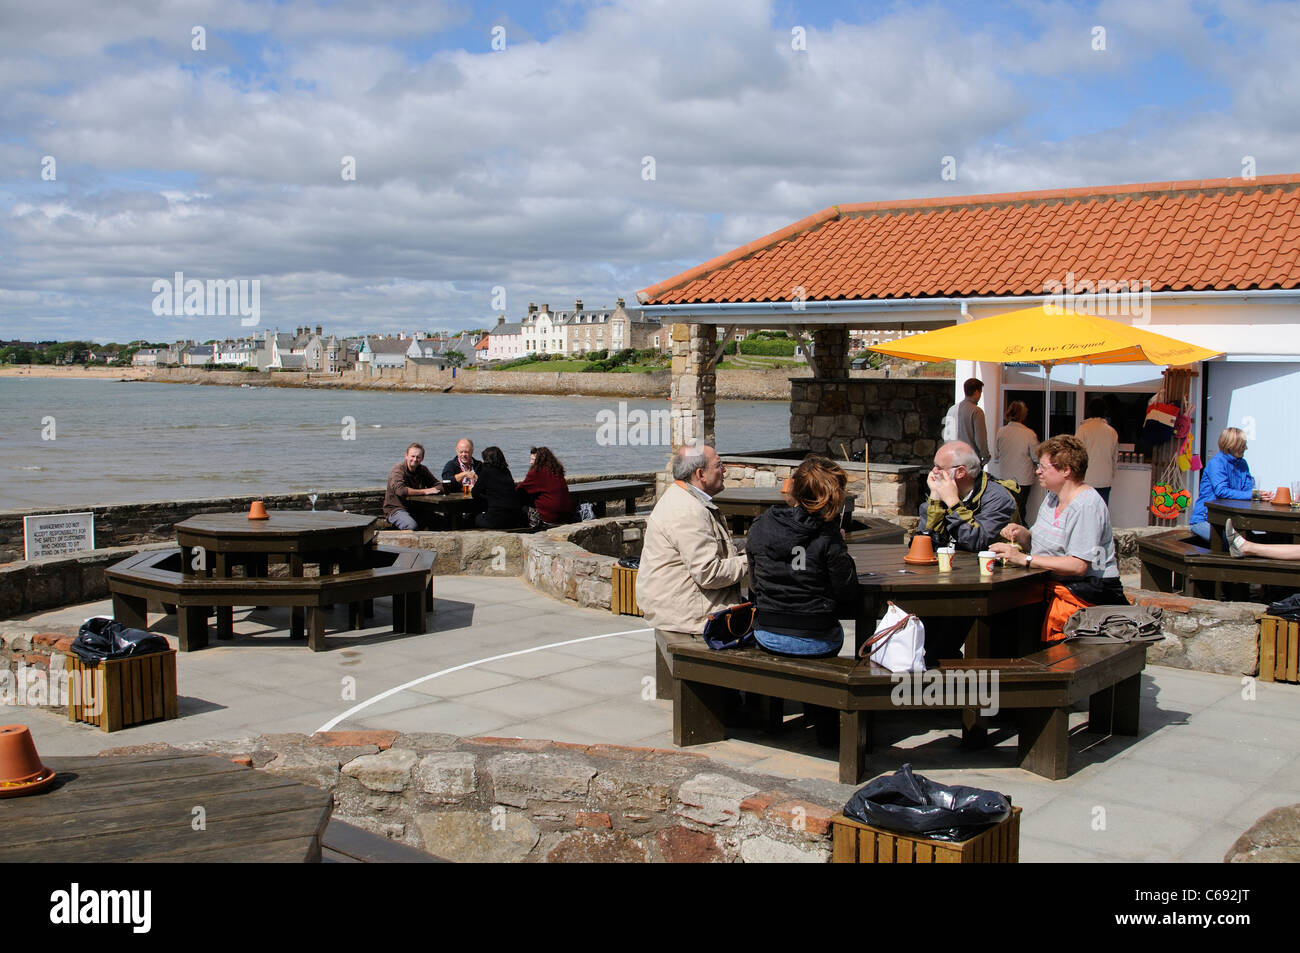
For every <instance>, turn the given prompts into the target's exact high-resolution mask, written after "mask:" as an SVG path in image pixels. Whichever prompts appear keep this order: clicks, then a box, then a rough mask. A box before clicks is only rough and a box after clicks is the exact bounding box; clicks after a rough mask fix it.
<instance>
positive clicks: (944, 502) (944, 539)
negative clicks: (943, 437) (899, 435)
mask: <svg viewBox="0 0 1300 953" xmlns="http://www.w3.org/2000/svg"><path fill="white" fill-rule="evenodd" d="M925 482H926V485H927V486H929V488H930V496H929V498H928V499H926V500H925V502H923V503H922V504H921V524H920V527H919V531H920V532H924V533H929V534H930V537H931V538H932V539H933V540H934V545H935V547H936V548H938V547H940V546H949V545H952V546H956V547H957V548H958V549H961V550H965V551H967V552H972V553H978V552H980V551H982V550H985V549H988V548H989V547H990V546H991V545H993V544H994V543H996V542H1000V541H1001V536H1000V535H999V534H1000V533H1001V532H1002V527H1004V526H1006V525H1007V524H1008V523H1015V522H1019V521H1020V511H1019V509H1018V508H1017V507H1016V500H1015V497H1013V496H1012V495H1011V491H1010V490H1008V489H1007V488H1006V487H1005V486H1003V485H1002V484H1001V483H999V482H998V481H997V480H996V479H994V478H993V477H991V476H989V475H988V474H987V473H985V472H984V471H983V468H982V467H981V466H980V458H979V456H978V455H976V453H975V450H974V449H973V448H972V447H971V445H970V444H968V443H962V442H961V441H960V440H954V441H951V442H950V443H945V444H944V445H943V446H941V447H940V448H939V449H938V450H937V451H935V454H934V469H933V470H931V471H930V475H929V477H927V478H926V481H925Z"/></svg>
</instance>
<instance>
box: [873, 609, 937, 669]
mask: <svg viewBox="0 0 1300 953" xmlns="http://www.w3.org/2000/svg"><path fill="white" fill-rule="evenodd" d="M868 654H870V656H871V661H873V662H875V663H876V664H877V665H883V666H884V667H885V668H887V669H889V670H890V671H891V672H924V671H925V625H924V624H923V623H922V622H921V620H920V619H918V618H917V617H916V616H914V615H912V614H911V613H910V612H905V611H904V610H902V609H900V608H899V607H898V606H896V605H894V603H892V602H891V603H889V610H888V611H887V612H886V613H885V616H884V618H883V619H881V620H880V622H878V623H877V624H876V632H875V634H874V635H873V636H872V637H871V638H869V639H868V640H867V641H866V643H865V644H864V645H863V646H862V649H861V650H860V651H859V652H858V655H859V656H860V657H862V658H866V657H867V655H868Z"/></svg>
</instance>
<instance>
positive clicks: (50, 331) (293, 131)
mask: <svg viewBox="0 0 1300 953" xmlns="http://www.w3.org/2000/svg"><path fill="white" fill-rule="evenodd" d="M160 11H161V12H160ZM196 27H202V29H203V31H204V39H205V43H204V44H202V45H203V46H204V48H203V49H195V48H194V47H195V45H196V44H195V42H194V33H195V28H196ZM494 40H495V41H496V46H497V47H503V48H494ZM1296 48H1300V5H1297V4H1294V3H1268V2H1251V0H1224V2H1218V3H1215V2H1190V0H1136V2H1134V0H1125V2H1114V0H1104V2H1096V3H1083V2H1077V3H1075V2H1051V0H1048V2H1038V0H1035V2H1028V0H1026V2H1002V3H967V2H934V3H925V4H909V3H888V4H881V3H832V2H823V3H788V2H779V0H778V2H764V0H753V2H743V0H737V2H728V3H720V4H709V3H701V2H687V0H642V2H631V0H628V2H560V3H552V4H547V3H493V4H476V3H471V2H459V3H456V2H424V0H419V2H417V0H375V2H370V3H365V2H355V0H349V2H346V3H314V2H311V0H284V2H280V3H271V2H259V0H178V2H176V3H171V4H168V5H166V6H165V7H162V8H159V7H158V5H157V4H154V3H152V2H149V0H123V2H120V3H115V4H105V5H99V4H90V5H87V4H84V3H81V2H79V0H46V2H43V3H41V4H39V5H30V4H26V3H20V2H17V0H0V169H2V170H3V174H2V175H0V338H6V339H7V338H21V339H48V338H59V339H67V338H73V337H82V338H91V339H94V340H100V341H107V340H117V341H126V340H131V339H135V338H141V337H143V338H147V339H150V340H166V341H171V340H176V339H180V338H196V339H199V340H203V339H207V338H213V337H224V336H227V335H238V334H243V333H247V328H245V327H242V326H241V324H240V322H239V320H238V318H232V317H229V316H226V317H222V316H215V315H214V316H204V315H199V316H188V317H186V316H180V317H175V316H165V315H163V316H160V315H156V314H154V313H153V310H152V307H151V304H152V302H153V299H154V295H153V293H152V291H151V287H152V283H153V282H154V281H155V280H157V279H159V278H170V277H171V276H172V275H173V274H174V273H175V272H177V271H181V272H183V273H184V274H185V275H186V277H194V278H198V279H200V280H207V279H232V278H245V279H249V280H253V279H256V280H258V281H259V282H260V285H261V301H262V306H261V315H260V326H259V327H258V328H256V329H255V330H261V329H262V328H272V329H273V328H275V327H279V328H281V329H285V328H293V327H296V326H298V325H302V324H310V325H316V324H321V325H324V326H325V327H326V328H328V329H329V330H331V331H335V332H339V333H355V332H360V331H363V330H364V331H371V332H396V331H412V330H417V329H423V330H433V329H437V328H446V329H457V328H462V327H472V326H482V325H485V324H490V323H494V322H495V319H496V313H497V312H496V310H495V309H494V308H493V307H492V298H493V293H494V291H495V289H498V288H501V289H505V292H506V301H507V304H506V309H505V311H506V313H507V315H508V316H509V317H510V318H511V319H514V320H517V319H518V316H519V315H520V314H522V313H523V312H524V310H525V309H526V307H527V305H528V303H529V302H538V303H541V302H548V303H550V304H551V305H552V306H553V307H556V308H560V307H567V306H569V305H570V304H571V303H572V301H573V299H574V298H582V299H583V301H584V302H586V303H587V304H588V305H589V306H596V305H601V304H612V303H613V301H614V299H615V298H616V297H624V298H627V299H629V300H631V299H632V297H633V296H634V294H635V292H636V291H637V289H639V288H643V287H646V286H648V285H650V284H653V283H655V282H658V281H661V280H663V279H664V278H667V277H670V276H672V275H673V274H676V273H677V272H679V271H681V270H683V269H685V268H689V267H692V266H694V265H696V264H698V263H700V262H702V261H704V260H706V259H708V258H711V257H713V256H714V255H717V254H719V253H721V252H724V251H727V250H728V249H730V248H733V247H736V246H737V245H740V244H743V243H745V242H748V241H751V240H753V239H754V238H757V237H759V236H761V235H763V234H766V233H768V232H770V231H772V230H774V229H776V228H780V227H782V226H783V225H786V224H788V223H790V222H792V221H794V220H796V219H799V218H802V217H804V216H806V215H808V214H811V213H812V212H815V211H817V210H818V209H821V208H824V207H826V206H827V205H830V204H832V203H836V202H856V201H875V200H881V199H891V198H892V199H904V198H914V197H920V196H931V195H966V194H978V193H984V192H1004V191H1017V190H1030V189H1043V188H1067V187H1075V186H1083V185H1089V186H1095V185H1104V184H1112V183H1126V182H1143V181H1165V180H1170V179H1193V178H1219V177H1228V176H1234V175H1240V174H1241V172H1242V169H1243V163H1245V162H1246V161H1247V159H1248V158H1249V160H1250V161H1253V162H1254V164H1255V167H1256V171H1257V173H1258V174H1260V175H1268V174H1276V173H1289V172H1297V171H1300V116H1297V113H1296V110H1295V108H1294V103H1295V102H1296V100H1297V98H1298V97H1297V93H1300V65H1297V64H1296V62H1295V61H1296V58H1295V56H1294V50H1295V49H1296ZM946 156H952V157H953V159H954V161H955V163H956V169H957V177H956V180H955V181H949V180H946V179H944V178H943V177H942V175H941V166H942V163H943V160H944V157H946ZM47 157H48V159H47ZM349 158H350V159H351V161H352V163H353V168H354V169H355V177H354V178H346V177H345V170H346V168H347V163H348V161H349ZM50 160H52V163H53V167H52V168H51V167H50ZM648 169H653V174H652V175H648V174H647V170H648ZM43 173H45V174H44V175H43ZM51 173H53V174H52V175H51Z"/></svg>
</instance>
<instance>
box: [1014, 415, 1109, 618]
mask: <svg viewBox="0 0 1300 953" xmlns="http://www.w3.org/2000/svg"><path fill="white" fill-rule="evenodd" d="M1036 453H1037V456H1038V467H1037V472H1038V483H1039V485H1040V486H1042V488H1043V489H1044V490H1046V491H1047V492H1046V496H1045V497H1044V499H1043V503H1042V506H1040V507H1039V509H1038V518H1037V519H1036V520H1035V521H1034V527H1033V529H1032V530H1030V529H1026V528H1025V527H1023V526H1020V525H1019V524H1016V523H1011V524H1010V525H1008V526H1007V527H1006V528H1005V529H1003V530H1002V537H1003V538H1004V539H1006V540H1007V542H1005V543H995V544H994V545H993V547H992V548H993V551H994V552H995V553H997V554H998V555H999V556H1001V557H1002V558H1003V559H1004V560H1006V562H1008V563H1010V564H1012V565H1013V566H1024V567H1031V566H1037V567H1039V568H1042V569H1050V570H1051V571H1052V573H1053V574H1054V575H1055V576H1056V578H1057V580H1058V582H1057V583H1056V584H1054V585H1053V586H1052V588H1051V589H1050V590H1049V595H1048V611H1047V618H1046V619H1045V620H1044V621H1043V631H1042V640H1043V641H1044V642H1056V641H1058V640H1059V639H1061V638H1063V637H1064V628H1065V621H1066V620H1067V619H1068V618H1069V617H1070V616H1072V615H1074V613H1075V612H1076V611H1077V610H1079V609H1081V608H1083V607H1085V606H1119V605H1128V599H1127V598H1125V596H1124V587H1123V586H1122V585H1120V581H1119V560H1118V559H1117V558H1116V554H1115V538H1114V535H1113V534H1112V532H1111V525H1110V509H1109V508H1108V507H1107V505H1106V501H1105V500H1103V499H1102V498H1101V495H1100V494H1099V493H1098V492H1097V491H1096V490H1094V489H1093V488H1092V487H1090V486H1088V484H1086V483H1084V482H1083V478H1084V475H1085V474H1086V473H1087V472H1088V451H1087V449H1086V448H1085V447H1084V445H1083V442H1082V441H1081V440H1079V439H1078V438H1077V437H1071V436H1060V437H1052V438H1051V439H1050V440H1045V441H1043V442H1042V443H1041V444H1039V445H1038V449H1037V451H1036ZM1013 544H1014V545H1013ZM1017 547H1019V548H1017Z"/></svg>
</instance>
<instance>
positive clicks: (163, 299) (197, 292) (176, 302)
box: [153, 271, 262, 328]
mask: <svg viewBox="0 0 1300 953" xmlns="http://www.w3.org/2000/svg"><path fill="white" fill-rule="evenodd" d="M153 293H154V299H153V313H154V314H156V315H157V316H158V317H160V318H161V317H172V316H175V317H180V316H182V315H184V316H186V317H194V316H206V317H213V316H217V315H221V316H224V315H228V314H229V315H236V314H237V315H240V317H241V320H240V322H239V323H240V324H241V325H243V326H244V327H246V328H251V327H253V326H254V325H255V324H257V323H258V322H259V321H260V320H261V319H262V282H261V280H260V279H258V278H252V279H249V278H238V279H236V278H224V279H222V278H209V279H208V280H207V283H206V284H205V283H204V282H202V281H200V280H199V279H197V278H188V279H187V278H186V277H185V273H184V272H180V271H178V272H176V274H175V276H174V280H170V281H169V280H168V279H166V278H159V279H157V280H156V281H155V282H154V283H153Z"/></svg>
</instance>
